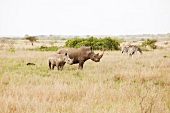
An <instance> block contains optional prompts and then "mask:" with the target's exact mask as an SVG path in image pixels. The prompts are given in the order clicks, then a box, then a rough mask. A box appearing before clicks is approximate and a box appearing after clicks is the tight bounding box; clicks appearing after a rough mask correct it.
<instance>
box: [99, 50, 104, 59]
mask: <svg viewBox="0 0 170 113" xmlns="http://www.w3.org/2000/svg"><path fill="white" fill-rule="evenodd" d="M104 52H105V50H103V53H102V54H101V55H99V58H102V57H103V55H104Z"/></svg>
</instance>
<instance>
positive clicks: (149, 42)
mask: <svg viewBox="0 0 170 113" xmlns="http://www.w3.org/2000/svg"><path fill="white" fill-rule="evenodd" d="M156 42H157V40H156V39H147V40H145V41H144V42H143V43H142V46H143V47H145V48H146V46H150V47H151V48H152V49H156V48H157V46H156V45H155V43H156Z"/></svg>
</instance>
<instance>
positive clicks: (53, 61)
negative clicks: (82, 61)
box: [48, 53, 73, 71]
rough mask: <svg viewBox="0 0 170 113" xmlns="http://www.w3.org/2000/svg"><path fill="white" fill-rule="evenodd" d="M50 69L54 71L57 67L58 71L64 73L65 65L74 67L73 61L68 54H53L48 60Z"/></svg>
mask: <svg viewBox="0 0 170 113" xmlns="http://www.w3.org/2000/svg"><path fill="white" fill-rule="evenodd" d="M48 63H49V68H50V69H52V70H54V67H55V66H56V67H57V70H60V71H62V69H63V67H64V65H65V63H67V64H70V65H72V64H73V59H70V58H69V55H68V54H67V53H63V54H56V53H55V54H52V55H51V56H50V57H49V58H48Z"/></svg>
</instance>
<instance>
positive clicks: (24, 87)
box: [0, 49, 170, 113]
mask: <svg viewBox="0 0 170 113" xmlns="http://www.w3.org/2000/svg"><path fill="white" fill-rule="evenodd" d="M51 53H52V52H35V51H25V50H24V51H15V52H8V51H4V50H3V51H0V64H1V65H0V113H169V112H170V90H169V89H170V49H161V50H154V51H149V52H144V54H143V55H142V56H141V55H140V54H136V55H135V56H134V58H129V57H128V56H126V55H124V56H123V55H122V54H121V52H120V51H114V52H109V51H107V52H105V54H104V56H103V58H102V59H101V62H99V63H95V62H92V61H91V60H88V61H87V62H85V64H84V70H81V71H80V70H77V65H72V66H70V65H67V64H66V65H65V67H64V69H63V71H57V70H56V68H55V70H52V71H51V70H49V69H48V64H47V58H48V56H49V54H51ZM27 62H33V63H35V64H36V66H27V65H26V63H27Z"/></svg>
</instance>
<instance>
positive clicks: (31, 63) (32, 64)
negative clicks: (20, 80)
mask: <svg viewBox="0 0 170 113" xmlns="http://www.w3.org/2000/svg"><path fill="white" fill-rule="evenodd" d="M26 65H27V66H29V65H33V66H34V65H35V64H34V63H30V62H28V63H27V64H26Z"/></svg>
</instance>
